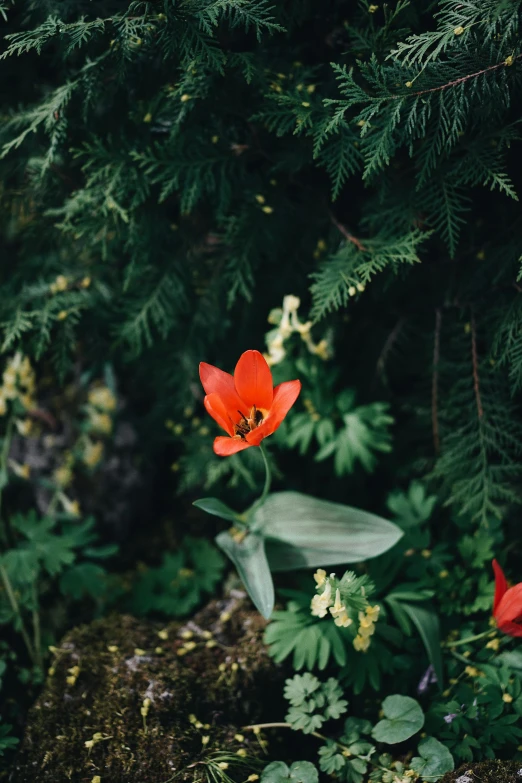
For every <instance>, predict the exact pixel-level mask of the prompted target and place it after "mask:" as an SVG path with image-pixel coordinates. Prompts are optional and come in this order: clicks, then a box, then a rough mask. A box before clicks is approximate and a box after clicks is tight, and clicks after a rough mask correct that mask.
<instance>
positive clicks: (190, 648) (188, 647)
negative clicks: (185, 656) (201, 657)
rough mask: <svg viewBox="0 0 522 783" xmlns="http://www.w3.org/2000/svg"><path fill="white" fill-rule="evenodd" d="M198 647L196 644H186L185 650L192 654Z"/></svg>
mask: <svg viewBox="0 0 522 783" xmlns="http://www.w3.org/2000/svg"><path fill="white" fill-rule="evenodd" d="M195 647H196V642H185V650H188V652H190V651H191V650H193V649H194V648H195Z"/></svg>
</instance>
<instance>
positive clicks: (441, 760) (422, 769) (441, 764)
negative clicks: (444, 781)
mask: <svg viewBox="0 0 522 783" xmlns="http://www.w3.org/2000/svg"><path fill="white" fill-rule="evenodd" d="M418 750H419V753H420V756H414V757H413V758H412V760H411V762H410V766H411V768H412V769H413V770H414V771H415V772H416V773H417V774H418V775H419V776H420V777H421V778H423V779H426V780H430V781H432V780H433V781H435V780H439V778H441V777H442V776H443V775H445V774H446V772H452V770H454V769H455V762H454V760H453V756H452V755H451V753H450V752H449V750H448V749H447V747H446V746H445V745H443V744H442V742H439V741H438V740H436V739H435V738H434V737H426V738H425V739H422V740H421V741H420V742H419V748H418Z"/></svg>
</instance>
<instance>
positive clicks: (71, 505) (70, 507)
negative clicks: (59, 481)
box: [59, 492, 80, 517]
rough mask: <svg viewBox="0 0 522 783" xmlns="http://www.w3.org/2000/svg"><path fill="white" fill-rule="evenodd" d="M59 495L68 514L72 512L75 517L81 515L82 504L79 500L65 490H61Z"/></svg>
mask: <svg viewBox="0 0 522 783" xmlns="http://www.w3.org/2000/svg"><path fill="white" fill-rule="evenodd" d="M59 497H60V502H61V504H62V506H63V509H64V511H65V512H66V513H67V514H71V515H72V516H74V517H79V516H80V504H79V503H78V501H77V500H71V499H70V498H68V497H67V495H65V494H64V493H63V492H60V495H59Z"/></svg>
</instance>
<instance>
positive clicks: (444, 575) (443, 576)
mask: <svg viewBox="0 0 522 783" xmlns="http://www.w3.org/2000/svg"><path fill="white" fill-rule="evenodd" d="M448 576H449V571H446V570H444V571H440V572H439V579H447V578H448Z"/></svg>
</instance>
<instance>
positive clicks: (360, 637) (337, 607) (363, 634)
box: [310, 568, 381, 652]
mask: <svg viewBox="0 0 522 783" xmlns="http://www.w3.org/2000/svg"><path fill="white" fill-rule="evenodd" d="M345 578H346V576H345ZM314 579H315V583H316V589H320V588H323V590H322V592H321V593H316V595H314V597H313V598H312V601H311V604H310V611H311V613H312V615H313V616H314V617H320V618H323V617H326V615H327V614H328V612H329V613H330V614H331V616H332V617H333V621H334V623H335V624H336V625H337V626H339V628H348V627H349V626H350V625H352V624H353V619H352V618H351V617H350V615H349V614H348V610H347V608H346V606H345V604H344V603H343V601H342V600H341V590H340V588H339V587H335V585H336V584H337V579H336V575H335V574H330V575H329V576H328V575H327V573H326V571H325V570H324V569H322V568H319V569H318V570H317V571H316V572H315V574H314ZM341 584H342V583H341ZM332 585H333V587H332ZM334 587H335V597H334V595H333V589H334ZM362 595H363V596H364V590H363V591H362ZM359 606H360V604H359ZM380 610H381V609H380V606H377V605H376V606H370V605H368V606H366V608H365V610H364V611H360V612H359V616H358V620H359V627H358V630H357V635H356V636H355V638H354V640H353V646H354V648H355V649H356V650H357V651H358V652H366V650H367V649H368V648H369V646H370V637H371V636H373V634H374V633H375V623H376V622H377V619H378V617H379V612H380Z"/></svg>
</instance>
